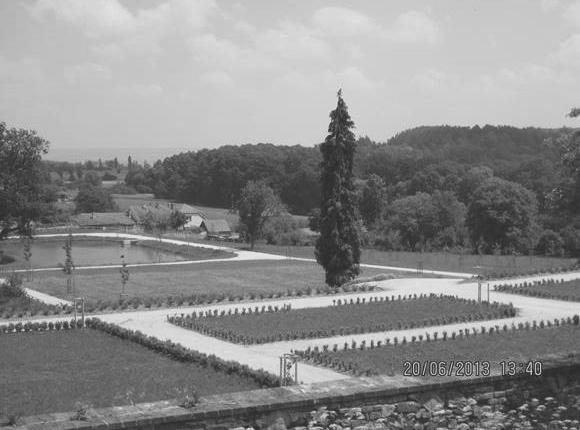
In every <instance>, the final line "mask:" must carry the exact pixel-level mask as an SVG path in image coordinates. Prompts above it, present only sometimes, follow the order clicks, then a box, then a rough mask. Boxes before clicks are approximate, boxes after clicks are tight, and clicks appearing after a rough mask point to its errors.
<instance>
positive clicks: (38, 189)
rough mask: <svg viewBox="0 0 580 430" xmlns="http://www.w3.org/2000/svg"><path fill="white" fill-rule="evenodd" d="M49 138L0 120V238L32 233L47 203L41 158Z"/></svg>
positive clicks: (45, 150) (46, 149)
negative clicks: (7, 124) (9, 125)
mask: <svg viewBox="0 0 580 430" xmlns="http://www.w3.org/2000/svg"><path fill="white" fill-rule="evenodd" d="M48 145H49V143H48V141H46V140H45V139H43V138H41V137H39V136H38V135H37V134H36V132H35V131H30V130H22V129H16V128H7V127H6V124H5V123H3V122H0V240H1V239H3V238H5V237H6V236H8V235H9V234H12V233H20V234H31V225H32V222H33V221H36V220H38V219H39V218H40V217H41V215H42V213H43V210H44V208H45V206H46V202H45V201H44V200H45V199H44V198H43V185H44V184H45V183H46V182H47V181H46V178H45V177H44V171H43V168H42V163H41V158H42V155H43V154H46V153H47V152H48Z"/></svg>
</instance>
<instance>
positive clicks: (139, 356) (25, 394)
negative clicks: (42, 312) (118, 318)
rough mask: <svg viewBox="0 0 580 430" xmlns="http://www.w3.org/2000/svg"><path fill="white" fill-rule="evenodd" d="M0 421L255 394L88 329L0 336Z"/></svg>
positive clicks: (247, 382)
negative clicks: (81, 408) (78, 407)
mask: <svg viewBox="0 0 580 430" xmlns="http://www.w3.org/2000/svg"><path fill="white" fill-rule="evenodd" d="M40 351H42V353H39V352H40ZM0 363H2V378H0V393H2V395H0V415H3V414H4V415H9V414H22V415H31V414H37V413H46V412H55V411H71V410H74V405H75V402H77V401H82V402H86V403H89V404H91V405H92V406H94V407H105V406H111V405H121V404H129V403H130V402H131V401H134V402H146V401H155V400H162V399H168V398H175V397H179V393H178V391H176V389H179V388H182V389H190V390H191V389H194V390H196V391H197V392H198V393H199V394H215V393H224V392H234V391H245V390H251V389H255V388H259V387H258V386H257V385H256V383H255V382H254V381H253V380H251V379H249V378H241V377H239V376H236V375H227V374H225V373H220V372H217V371H215V370H213V369H211V368H204V367H202V366H198V365H194V364H191V363H181V362H177V361H173V360H171V359H169V358H167V357H165V356H164V355H162V354H159V353H155V352H153V351H151V350H149V349H147V348H145V347H143V346H141V345H138V344H136V343H133V342H129V341H124V340H122V339H120V338H117V337H113V336H110V335H107V334H104V333H100V332H98V331H95V330H92V329H85V330H82V331H81V330H74V331H64V332H36V333H18V334H6V335H2V336H0Z"/></svg>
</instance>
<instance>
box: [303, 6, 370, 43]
mask: <svg viewBox="0 0 580 430" xmlns="http://www.w3.org/2000/svg"><path fill="white" fill-rule="evenodd" d="M312 22H313V23H314V26H315V27H316V28H317V29H318V30H320V31H322V32H323V33H325V34H326V35H330V36H341V37H352V36H356V35H360V34H363V33H369V32H373V31H374V30H375V29H376V25H375V24H374V22H373V21H372V20H371V19H370V18H369V17H368V16H367V15H365V14H363V13H360V12H358V11H355V10H352V9H348V8H344V7H334V6H331V7H323V8H321V9H318V10H317V11H316V12H314V15H313V16H312Z"/></svg>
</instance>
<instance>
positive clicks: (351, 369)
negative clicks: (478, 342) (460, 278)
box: [294, 315, 580, 376]
mask: <svg viewBox="0 0 580 430" xmlns="http://www.w3.org/2000/svg"><path fill="white" fill-rule="evenodd" d="M564 325H576V326H578V325H580V316H579V315H574V316H573V317H568V318H561V319H558V318H556V319H554V320H553V321H550V320H547V321H544V320H541V321H540V322H539V323H538V322H537V321H535V320H534V321H533V322H532V324H530V323H529V322H526V323H518V325H517V326H516V325H515V324H514V323H512V324H511V327H508V325H507V324H504V325H503V327H500V326H499V325H496V326H494V327H490V328H489V329H486V327H483V326H482V327H480V329H479V330H478V329H477V328H476V327H472V328H471V330H470V329H469V328H468V327H466V328H465V329H460V330H459V332H455V331H453V332H451V335H449V334H448V333H447V331H443V332H442V333H441V336H439V332H435V333H433V338H431V335H430V334H429V333H425V336H423V335H419V336H411V338H410V339H409V340H407V337H406V336H403V337H402V338H401V339H400V340H399V338H398V337H397V336H395V337H394V338H392V339H391V338H386V339H385V341H384V342H383V341H380V340H379V341H377V342H376V343H375V341H374V340H371V341H370V342H368V343H367V342H366V341H365V340H363V341H361V342H360V343H357V342H356V341H355V340H352V342H351V343H350V344H349V343H348V342H345V343H344V345H343V347H342V350H344V351H346V350H348V349H358V350H361V351H364V350H365V349H375V348H384V347H389V346H393V347H397V346H404V345H407V344H408V343H415V342H423V341H425V342H435V341H447V340H457V339H463V338H468V337H470V336H473V337H475V336H478V335H480V336H481V335H486V334H487V335H489V336H492V335H497V334H501V333H507V332H508V331H519V330H527V331H529V330H538V329H544V328H551V327H559V326H564ZM337 352H339V346H338V344H334V345H333V346H332V348H331V347H330V345H323V346H322V348H319V347H318V346H315V347H314V348H311V347H308V348H307V349H306V350H303V351H301V350H295V351H294V353H295V354H296V355H298V356H299V357H300V358H301V359H302V360H305V361H308V362H310V363H313V364H317V365H321V366H325V367H330V368H332V369H334V370H336V371H339V372H345V373H352V374H354V375H357V376H363V375H364V376H371V375H376V374H378V372H376V371H374V370H372V369H362V368H361V367H360V366H359V365H358V363H356V362H352V361H344V360H342V359H339V358H337V357H336V356H335V355H334V353H337Z"/></svg>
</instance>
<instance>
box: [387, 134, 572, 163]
mask: <svg viewBox="0 0 580 430" xmlns="http://www.w3.org/2000/svg"><path fill="white" fill-rule="evenodd" d="M563 131H564V130H563V129H541V128H532V127H528V128H523V129H522V128H516V127H509V126H491V125H486V126H484V127H479V126H475V127H453V126H447V125H445V126H431V127H428V126H424V127H417V128H413V129H410V130H405V131H403V132H401V133H399V134H397V135H396V136H394V137H393V138H391V139H389V141H388V142H387V143H388V145H391V146H396V147H402V148H411V149H414V150H417V151H420V152H423V153H424V154H423V155H424V156H425V155H429V156H431V157H433V158H435V159H440V160H442V159H448V160H452V161H456V162H458V163H466V164H472V163H478V164H479V163H486V162H487V163H496V162H498V161H500V160H501V161H508V162H514V161H522V160H524V159H527V158H530V157H537V156H539V155H542V156H544V157H548V158H549V159H550V160H556V159H557V157H558V155H557V153H556V152H555V151H554V150H553V149H551V148H550V147H548V146H546V145H545V143H544V142H545V140H546V139H547V138H551V137H555V136H558V135H559V134H561V133H562V132H563Z"/></svg>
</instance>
